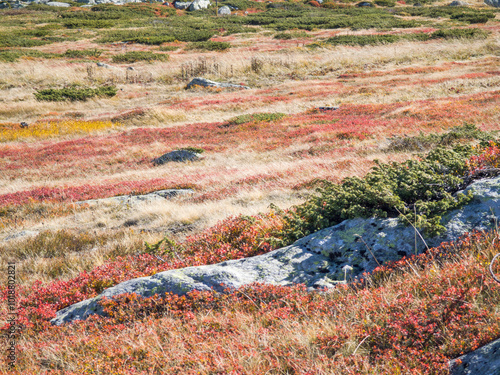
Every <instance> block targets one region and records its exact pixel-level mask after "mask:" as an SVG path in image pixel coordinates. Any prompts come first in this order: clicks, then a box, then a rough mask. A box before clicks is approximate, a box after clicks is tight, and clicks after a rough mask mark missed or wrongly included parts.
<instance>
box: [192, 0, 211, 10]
mask: <svg viewBox="0 0 500 375" xmlns="http://www.w3.org/2000/svg"><path fill="white" fill-rule="evenodd" d="M210 4H211V3H210V0H194V1H193V2H192V3H191V5H189V8H188V10H189V11H191V12H192V11H195V10H201V9H207V8H208V7H209V6H210Z"/></svg>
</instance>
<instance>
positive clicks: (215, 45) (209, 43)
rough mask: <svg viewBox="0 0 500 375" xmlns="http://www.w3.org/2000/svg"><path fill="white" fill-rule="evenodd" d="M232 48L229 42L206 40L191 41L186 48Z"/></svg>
mask: <svg viewBox="0 0 500 375" xmlns="http://www.w3.org/2000/svg"><path fill="white" fill-rule="evenodd" d="M229 48H231V43H228V42H212V41H210V40H208V41H206V42H195V43H191V44H189V45H188V46H187V47H186V50H194V49H196V50H201V51H225V50H227V49H229Z"/></svg>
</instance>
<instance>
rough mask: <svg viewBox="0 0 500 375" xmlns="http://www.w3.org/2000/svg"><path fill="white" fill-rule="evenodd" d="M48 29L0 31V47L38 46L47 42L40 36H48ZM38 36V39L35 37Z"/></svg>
mask: <svg viewBox="0 0 500 375" xmlns="http://www.w3.org/2000/svg"><path fill="white" fill-rule="evenodd" d="M49 33H50V31H48V30H40V29H38V30H16V31H9V32H0V47H36V46H41V45H44V44H47V43H50V42H49V41H47V40H42V39H40V38H44V37H47V35H49ZM34 38H36V39H34Z"/></svg>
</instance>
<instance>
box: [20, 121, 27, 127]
mask: <svg viewBox="0 0 500 375" xmlns="http://www.w3.org/2000/svg"><path fill="white" fill-rule="evenodd" d="M20 125H21V128H27V127H28V126H29V125H28V123H27V122H24V121H23V122H21V124H20Z"/></svg>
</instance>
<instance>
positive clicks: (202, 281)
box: [52, 177, 500, 325]
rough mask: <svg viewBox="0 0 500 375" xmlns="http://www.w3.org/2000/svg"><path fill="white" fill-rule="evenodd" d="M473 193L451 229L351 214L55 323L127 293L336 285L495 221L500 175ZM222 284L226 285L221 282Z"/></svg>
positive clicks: (450, 218) (133, 288)
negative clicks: (429, 229)
mask: <svg viewBox="0 0 500 375" xmlns="http://www.w3.org/2000/svg"><path fill="white" fill-rule="evenodd" d="M468 191H472V193H473V195H474V199H473V200H472V201H471V202H470V203H469V204H468V205H466V206H464V207H463V208H461V209H458V210H454V211H452V212H450V213H448V214H447V215H446V216H445V217H443V220H442V224H443V225H444V226H445V228H446V232H445V233H444V234H443V235H442V236H439V237H435V238H424V239H425V243H424V241H423V240H422V239H421V238H420V237H419V236H418V234H417V233H416V232H415V230H414V229H413V228H412V227H408V226H405V225H403V224H402V223H401V222H399V220H398V219H394V218H393V219H377V218H371V219H351V220H345V221H343V222H342V223H340V224H338V225H335V226H333V227H330V228H326V229H323V230H321V231H319V232H316V233H313V234H311V235H309V236H307V237H304V238H302V239H300V240H298V241H297V242H295V243H294V244H292V245H290V246H287V247H284V248H281V249H278V250H275V251H272V252H270V253H267V254H264V255H259V256H255V257H251V258H245V259H238V260H232V261H227V262H223V263H219V264H214V265H206V266H198V267H188V268H183V269H176V270H169V271H165V272H160V273H158V274H156V275H153V276H149V277H142V278H138V279H133V280H128V281H126V282H124V283H121V284H118V285H115V286H114V287H111V288H109V289H106V290H105V291H104V292H103V293H102V294H100V295H99V296H97V297H95V298H92V299H88V300H85V301H82V302H79V303H76V304H74V305H72V306H69V307H67V308H65V309H63V310H60V311H58V312H57V317H56V318H54V319H53V320H52V323H54V324H58V325H59V324H63V323H66V322H71V321H73V320H77V319H79V320H82V319H86V318H87V317H88V316H90V315H92V314H96V313H102V310H101V308H100V307H99V304H98V302H99V301H100V300H101V299H102V298H104V297H107V298H112V297H114V296H118V295H120V294H123V293H137V294H138V295H140V296H144V297H149V296H152V295H153V294H158V293H165V292H170V293H175V294H180V295H182V294H185V293H188V292H190V291H192V290H200V291H202V290H211V289H213V290H215V291H218V292H222V291H223V289H224V288H226V287H229V288H239V287H241V286H243V285H248V284H251V283H255V282H258V283H265V284H273V285H293V284H299V283H300V284H305V285H306V286H307V287H308V288H310V290H314V289H319V288H332V287H334V286H335V285H336V284H338V283H339V282H344V280H345V277H346V274H345V266H349V267H352V269H351V270H350V272H349V274H348V277H349V278H350V277H355V276H359V275H361V274H362V273H364V272H371V271H373V270H374V269H375V268H376V267H377V266H378V265H379V264H383V263H385V262H387V261H391V260H398V259H400V258H402V257H403V256H409V255H412V254H416V253H421V252H423V251H424V250H425V249H426V245H427V246H429V247H430V246H437V245H439V244H440V243H441V242H443V241H452V240H455V239H457V238H458V237H459V236H460V235H462V234H463V233H464V232H468V231H471V230H473V229H487V228H491V227H492V226H494V224H495V222H496V220H497V219H498V218H499V217H500V177H497V178H494V179H488V180H481V181H477V182H475V183H474V184H472V185H470V186H469V187H468V188H467V189H466V190H465V191H464V192H465V193H467V192H468ZM221 284H223V285H224V287H223V286H221Z"/></svg>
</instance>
